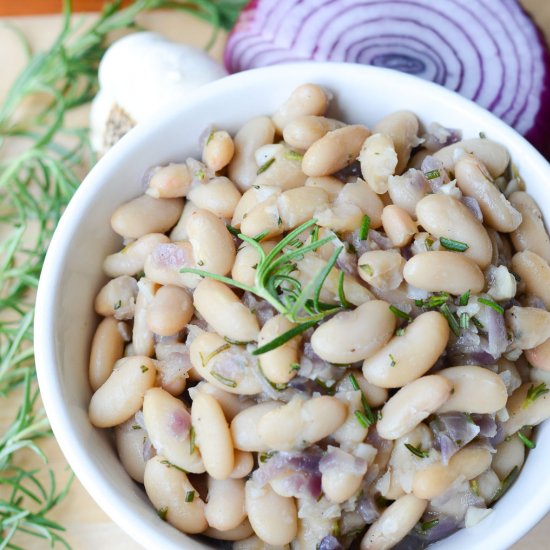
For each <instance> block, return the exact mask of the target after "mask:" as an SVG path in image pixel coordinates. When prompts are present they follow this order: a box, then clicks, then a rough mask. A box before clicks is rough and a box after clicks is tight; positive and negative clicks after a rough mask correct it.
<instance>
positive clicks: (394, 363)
mask: <svg viewBox="0 0 550 550" xmlns="http://www.w3.org/2000/svg"><path fill="white" fill-rule="evenodd" d="M395 365H397V361H396V360H395V357H394V356H393V355H392V354H391V353H390V367H395Z"/></svg>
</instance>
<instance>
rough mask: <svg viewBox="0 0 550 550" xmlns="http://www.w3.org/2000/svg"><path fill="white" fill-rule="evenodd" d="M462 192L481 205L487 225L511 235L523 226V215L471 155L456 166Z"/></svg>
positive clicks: (459, 161) (458, 182)
mask: <svg viewBox="0 0 550 550" xmlns="http://www.w3.org/2000/svg"><path fill="white" fill-rule="evenodd" d="M455 176H456V180H457V184H458V187H459V188H460V190H461V191H462V192H463V193H464V194H465V195H468V196H469V197H473V198H474V199H476V200H477V202H478V203H479V207H480V208H481V211H482V212H483V221H484V224H485V225H488V226H489V227H492V228H493V229H496V230H497V231H500V232H504V233H510V232H511V231H514V230H515V229H517V228H518V227H519V225H520V224H521V214H520V213H519V212H518V211H517V210H516V209H515V208H514V207H513V206H512V205H511V204H510V202H509V201H508V199H507V198H506V197H505V196H504V195H503V194H502V193H501V192H500V191H499V189H498V187H496V185H494V184H493V183H492V182H491V181H490V180H489V179H488V178H487V174H486V172H485V167H484V166H483V165H482V164H480V162H479V161H478V160H477V159H476V158H475V157H473V156H471V155H464V156H463V157H461V158H460V159H459V160H458V161H457V163H456V164H455Z"/></svg>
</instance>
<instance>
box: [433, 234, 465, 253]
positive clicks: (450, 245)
mask: <svg viewBox="0 0 550 550" xmlns="http://www.w3.org/2000/svg"><path fill="white" fill-rule="evenodd" d="M439 242H440V244H441V246H442V247H443V248H446V249H447V250H452V251H453V252H464V251H465V250H468V248H470V245H469V244H466V243H463V242H460V241H454V240H453V239H447V237H439Z"/></svg>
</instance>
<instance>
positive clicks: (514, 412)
mask: <svg viewBox="0 0 550 550" xmlns="http://www.w3.org/2000/svg"><path fill="white" fill-rule="evenodd" d="M533 388H534V384H532V383H530V382H528V383H526V384H522V385H521V386H520V387H519V388H518V389H517V390H516V391H515V392H514V393H513V394H512V395H511V396H510V399H509V400H508V403H507V404H506V409H507V410H508V414H509V415H510V418H509V419H508V420H507V421H506V422H505V423H504V434H505V435H506V436H508V435H513V434H515V433H516V432H517V431H518V430H521V428H523V426H537V425H538V424H540V423H541V422H542V421H543V420H546V419H547V418H550V394H548V393H545V394H542V395H540V396H539V397H537V398H535V397H534V395H532V394H533ZM529 391H531V394H529Z"/></svg>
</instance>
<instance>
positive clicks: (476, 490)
mask: <svg viewBox="0 0 550 550" xmlns="http://www.w3.org/2000/svg"><path fill="white" fill-rule="evenodd" d="M470 490H471V491H472V493H474V495H476V496H477V497H478V496H480V492H479V485H478V483H477V480H475V479H472V480H471V481H470Z"/></svg>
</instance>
